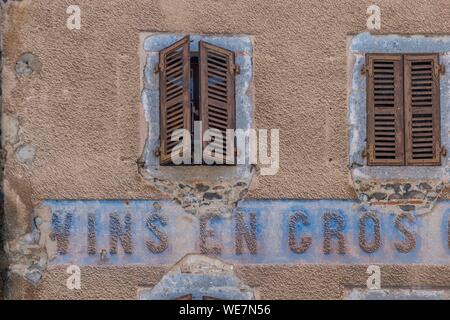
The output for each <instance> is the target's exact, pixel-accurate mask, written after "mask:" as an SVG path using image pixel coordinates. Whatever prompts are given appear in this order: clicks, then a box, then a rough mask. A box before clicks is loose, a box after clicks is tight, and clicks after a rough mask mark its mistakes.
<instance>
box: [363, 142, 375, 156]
mask: <svg viewBox="0 0 450 320" xmlns="http://www.w3.org/2000/svg"><path fill="white" fill-rule="evenodd" d="M373 151H374V146H373V144H371V145H368V146H366V148H365V149H364V150H363V152H362V156H363V158H367V159H371V160H372V156H373Z"/></svg>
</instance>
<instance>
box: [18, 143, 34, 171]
mask: <svg viewBox="0 0 450 320" xmlns="http://www.w3.org/2000/svg"><path fill="white" fill-rule="evenodd" d="M35 155H36V148H35V147H34V146H33V145H30V144H24V145H21V146H19V147H18V148H17V149H16V159H17V161H19V162H20V163H22V164H25V165H28V166H29V165H31V164H32V163H33V160H34V157H35Z"/></svg>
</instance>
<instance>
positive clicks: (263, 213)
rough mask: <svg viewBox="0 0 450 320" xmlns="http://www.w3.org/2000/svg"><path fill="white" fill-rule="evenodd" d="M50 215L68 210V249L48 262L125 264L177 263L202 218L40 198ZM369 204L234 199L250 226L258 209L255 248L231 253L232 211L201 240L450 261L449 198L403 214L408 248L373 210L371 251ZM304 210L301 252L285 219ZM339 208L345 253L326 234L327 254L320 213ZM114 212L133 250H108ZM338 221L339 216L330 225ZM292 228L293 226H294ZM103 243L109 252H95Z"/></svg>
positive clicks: (193, 247) (353, 256)
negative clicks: (155, 217) (91, 244)
mask: <svg viewBox="0 0 450 320" xmlns="http://www.w3.org/2000/svg"><path fill="white" fill-rule="evenodd" d="M42 205H43V206H48V207H49V208H50V210H51V212H52V214H53V215H57V216H58V217H59V221H60V222H61V221H64V219H65V216H66V215H67V214H68V213H70V214H72V216H73V221H72V227H71V228H70V235H68V240H69V241H68V248H67V253H66V254H59V255H57V256H56V257H55V259H53V260H52V261H51V262H50V264H63V263H64V264H65V263H73V264H78V265H96V264H106V265H123V264H143V263H144V264H150V265H161V264H174V263H175V262H176V261H178V260H179V259H180V258H182V257H183V256H185V255H186V254H189V253H201V251H200V227H199V220H198V219H197V218H196V217H195V216H192V215H190V214H187V213H185V211H184V210H183V209H182V208H181V207H180V206H178V205H177V204H175V203H172V202H169V201H150V200H130V201H122V200H102V201H84V200H76V201H66V200H64V201H58V200H48V201H45V202H44V203H43V204H42ZM366 210H367V208H365V207H364V206H360V205H359V204H358V203H357V202H356V201H351V200H251V201H250V200H249V201H243V202H241V203H240V204H239V206H238V208H236V211H239V212H240V213H242V214H243V216H244V221H245V223H246V225H247V227H248V226H249V221H250V214H252V213H255V214H256V239H257V253H256V254H251V253H250V252H249V250H248V248H247V247H246V245H247V243H246V242H245V241H244V247H243V253H242V254H237V253H236V219H235V214H236V211H234V212H233V213H232V214H231V215H228V216H223V217H217V218H214V219H212V220H211V221H210V222H209V223H208V228H209V229H212V230H213V231H214V235H213V236H212V237H211V238H208V239H207V240H206V242H207V245H208V244H209V245H214V246H216V245H219V246H220V247H221V249H222V252H221V254H220V255H218V257H219V258H220V259H222V260H224V261H227V262H231V263H252V264H253V263H254V264H258V263H265V264H267V263H269V264H278V263H283V264H284V263H287V264H289V263H291V264H299V263H314V264H321V263H323V264H422V263H426V264H448V263H450V250H449V247H448V232H449V231H448V219H449V216H450V201H441V202H438V203H437V204H436V206H435V207H434V209H433V211H432V212H430V213H429V214H427V215H416V214H415V213H411V214H413V216H414V218H415V219H414V221H412V222H410V221H408V220H407V219H403V220H402V221H401V223H402V225H403V226H404V227H405V228H406V229H407V230H408V231H409V232H411V233H412V234H413V236H414V239H415V245H414V246H413V247H412V248H411V250H410V251H408V252H406V253H405V252H400V251H399V250H398V249H397V248H396V244H402V243H403V244H405V243H406V241H407V239H406V238H405V234H404V233H402V232H400V230H399V229H398V228H397V227H396V225H395V219H396V214H394V213H383V212H381V211H378V210H376V209H372V210H371V212H373V213H374V214H375V215H376V217H377V219H378V221H379V223H380V226H381V230H380V231H381V233H380V235H381V237H380V239H381V243H380V246H379V248H378V249H377V250H376V251H375V252H373V253H368V252H366V251H364V250H363V248H362V247H361V244H360V239H359V235H360V232H361V229H360V219H361V216H362V214H363V213H364V212H366ZM297 212H301V213H302V214H304V215H305V217H307V222H308V223H306V224H304V223H298V224H297V225H296V226H295V229H293V230H294V233H295V234H294V236H295V239H296V241H300V240H301V238H302V237H305V236H307V237H310V238H311V240H312V243H311V245H310V247H309V248H307V250H306V251H305V252H303V253H296V252H294V250H292V248H291V247H290V244H289V232H290V229H289V220H290V217H291V216H292V215H294V214H295V213H297ZM330 212H332V213H336V214H337V215H338V216H341V217H342V218H343V221H344V228H343V230H342V235H343V237H344V244H345V253H344V254H339V253H338V250H337V248H338V239H337V237H332V238H331V252H330V253H329V254H325V253H324V241H325V230H324V227H325V220H324V217H325V215H326V214H327V213H330ZM89 213H91V214H92V213H94V214H95V216H96V254H94V255H89V254H88V249H87V246H88V228H87V226H88V220H87V219H88V218H87V217H88V214H89ZM111 213H116V214H118V216H119V217H120V219H121V221H122V222H121V223H122V224H123V221H124V217H125V215H127V214H130V215H131V217H132V225H131V230H132V231H131V238H132V239H131V241H132V253H131V254H127V253H125V252H124V250H123V246H122V244H121V242H120V241H119V243H118V252H117V254H111V253H110V240H111V232H110V229H109V228H110V223H109V221H110V215H111ZM154 213H158V214H159V215H160V216H162V217H164V218H165V219H166V220H167V224H166V225H162V224H160V223H155V225H156V226H157V229H158V230H159V231H161V232H162V233H163V234H165V235H166V236H167V248H166V249H165V250H163V252H161V253H153V252H150V251H149V249H148V247H147V246H146V244H145V243H146V241H147V240H151V241H154V242H156V243H158V241H160V240H161V239H160V238H159V237H158V236H157V234H155V233H154V232H153V231H152V230H151V229H150V228H148V226H147V224H146V222H147V219H148V217H149V216H150V215H152V214H154ZM330 227H332V228H338V227H339V225H338V224H336V222H335V221H334V222H332V223H331V224H330ZM291 232H292V230H291ZM374 236H375V235H374V228H373V224H371V223H367V224H366V239H367V241H368V242H369V243H370V241H371V240H372V239H373V238H374ZM102 250H104V251H105V252H106V253H107V255H106V259H104V260H101V259H100V252H101V251H102Z"/></svg>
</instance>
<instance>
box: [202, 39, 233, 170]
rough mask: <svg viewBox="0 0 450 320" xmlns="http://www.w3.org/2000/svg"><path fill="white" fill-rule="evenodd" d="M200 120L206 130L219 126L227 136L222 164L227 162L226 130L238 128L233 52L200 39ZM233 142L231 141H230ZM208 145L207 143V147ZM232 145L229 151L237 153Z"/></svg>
mask: <svg viewBox="0 0 450 320" xmlns="http://www.w3.org/2000/svg"><path fill="white" fill-rule="evenodd" d="M199 45H200V120H201V121H202V127H203V132H205V131H206V130H208V129H217V130H219V131H220V132H221V133H222V136H223V137H224V139H223V142H222V141H218V142H219V146H222V147H223V154H222V156H223V163H224V164H225V163H226V147H227V135H226V130H227V129H235V123H236V116H235V71H236V67H235V61H234V59H235V56H234V52H232V51H229V50H226V49H223V48H220V47H217V46H215V45H212V44H209V43H206V42H203V41H200V44H199ZM230 143H231V141H230ZM206 145H208V143H207V142H205V144H204V147H205V146H206ZM216 145H217V144H216ZM232 145H233V148H232V149H230V152H232V153H233V155H234V141H233V143H232Z"/></svg>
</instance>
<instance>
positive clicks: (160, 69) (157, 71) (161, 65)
mask: <svg viewBox="0 0 450 320" xmlns="http://www.w3.org/2000/svg"><path fill="white" fill-rule="evenodd" d="M162 71H164V65H163V64H162V63H158V64H157V65H155V68H154V69H153V72H155V73H159V72H162Z"/></svg>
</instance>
